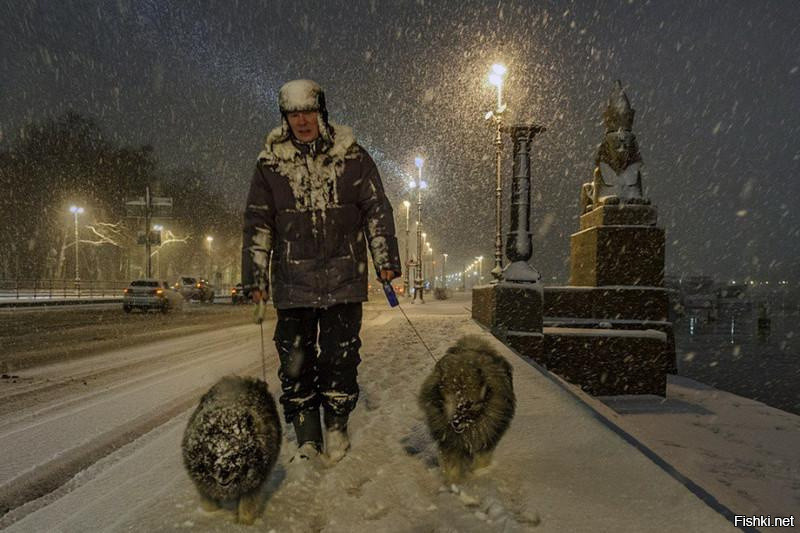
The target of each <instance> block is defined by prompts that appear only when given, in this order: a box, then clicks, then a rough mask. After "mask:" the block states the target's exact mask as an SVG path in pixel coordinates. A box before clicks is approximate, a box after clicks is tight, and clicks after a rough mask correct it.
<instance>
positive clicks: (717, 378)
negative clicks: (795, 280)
mask: <svg viewBox="0 0 800 533" xmlns="http://www.w3.org/2000/svg"><path fill="white" fill-rule="evenodd" d="M757 315H758V311H757V310H756V309H746V310H742V311H740V312H736V313H731V314H729V315H728V316H722V317H720V318H718V319H716V320H711V321H708V320H703V319H701V318H699V317H694V316H691V315H687V316H684V317H681V318H680V319H679V320H677V321H676V322H675V323H674V328H675V351H676V355H677V358H678V374H679V375H681V376H686V377H689V378H692V379H695V380H697V381H701V382H703V383H706V384H708V385H711V386H713V387H715V388H718V389H722V390H725V391H728V392H732V393H734V394H738V395H740V396H745V397H747V398H752V399H754V400H759V401H761V402H764V403H766V404H768V405H771V406H773V407H777V408H779V409H783V410H785V411H790V412H792V413H795V414H800V312H798V309H797V308H796V307H795V308H794V309H780V310H777V311H774V312H770V313H768V318H769V329H768V330H767V329H765V328H764V327H763V325H764V324H763V322H762V327H761V328H759V320H758V316H757Z"/></svg>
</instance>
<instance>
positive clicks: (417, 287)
mask: <svg viewBox="0 0 800 533" xmlns="http://www.w3.org/2000/svg"><path fill="white" fill-rule="evenodd" d="M424 163H425V162H424V160H423V159H422V158H421V157H416V158H414V165H416V167H417V171H418V174H417V181H418V183H414V182H413V181H412V185H411V187H412V188H413V187H415V186H416V188H417V265H416V267H417V268H416V272H415V275H414V299H413V300H412V303H413V302H416V301H417V294H419V302H420V303H425V298H424V295H423V290H424V289H423V287H422V281H423V278H422V239H424V238H425V237H424V236H423V233H422V189H424V188H426V187H427V184H426V183H425V182H424V181H422V166H423V164H424Z"/></svg>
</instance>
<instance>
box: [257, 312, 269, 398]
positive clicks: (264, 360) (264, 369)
mask: <svg viewBox="0 0 800 533" xmlns="http://www.w3.org/2000/svg"><path fill="white" fill-rule="evenodd" d="M258 327H259V328H261V375H262V376H263V377H264V383H266V382H267V357H266V355H265V354H264V323H263V322H259V323H258Z"/></svg>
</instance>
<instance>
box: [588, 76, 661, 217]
mask: <svg viewBox="0 0 800 533" xmlns="http://www.w3.org/2000/svg"><path fill="white" fill-rule="evenodd" d="M635 112H636V111H635V110H634V109H632V108H631V104H630V102H629V101H628V97H627V96H626V95H625V92H624V91H623V90H622V84H621V83H620V82H619V80H617V82H616V83H615V84H614V90H613V91H612V93H611V96H610V97H609V99H608V107H607V108H606V110H605V112H604V113H603V123H604V124H605V129H606V133H605V137H604V138H603V142H602V143H601V144H600V146H599V147H598V148H597V156H596V157H595V169H594V178H593V179H592V181H591V182H590V183H584V184H583V186H582V187H581V199H580V203H581V213H588V212H589V211H591V210H593V209H595V208H597V207H600V206H601V205H619V204H640V205H649V204H650V200H649V199H647V198H645V197H644V194H643V193H642V174H641V168H642V157H641V155H640V154H639V146H638V144H637V143H636V136H635V135H634V134H633V131H632V129H633V116H634V114H635Z"/></svg>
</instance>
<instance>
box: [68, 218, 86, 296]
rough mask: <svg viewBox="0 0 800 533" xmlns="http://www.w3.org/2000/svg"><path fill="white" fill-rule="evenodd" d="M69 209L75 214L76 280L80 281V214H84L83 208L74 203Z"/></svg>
mask: <svg viewBox="0 0 800 533" xmlns="http://www.w3.org/2000/svg"><path fill="white" fill-rule="evenodd" d="M69 210H70V212H71V213H72V214H73V215H75V281H76V282H78V281H80V280H81V274H80V269H79V268H78V215H82V214H83V208H82V207H78V206H76V205H73V206H71V207H70V208H69Z"/></svg>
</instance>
